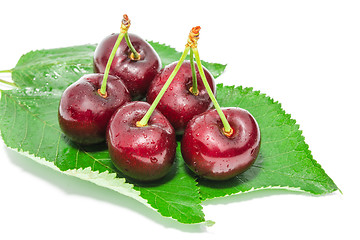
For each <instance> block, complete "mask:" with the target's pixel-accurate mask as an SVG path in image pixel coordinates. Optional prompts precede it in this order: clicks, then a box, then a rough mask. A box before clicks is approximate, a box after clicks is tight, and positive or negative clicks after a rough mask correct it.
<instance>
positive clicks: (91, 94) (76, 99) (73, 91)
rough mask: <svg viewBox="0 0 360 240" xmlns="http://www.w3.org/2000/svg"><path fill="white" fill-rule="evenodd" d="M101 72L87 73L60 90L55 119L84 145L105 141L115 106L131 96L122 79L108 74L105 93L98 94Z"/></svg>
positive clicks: (67, 133)
mask: <svg viewBox="0 0 360 240" xmlns="http://www.w3.org/2000/svg"><path fill="white" fill-rule="evenodd" d="M102 79H103V74H88V75H84V76H83V77H81V78H80V79H79V80H78V81H76V82H74V83H73V84H71V85H70V86H69V87H68V88H67V89H66V90H65V91H64V93H63V94H62V96H61V100H60V105H59V111H58V120H59V125H60V127H61V129H62V131H63V132H64V133H65V135H66V136H67V137H68V138H70V139H71V140H72V141H74V142H77V143H80V144H84V145H88V144H95V143H100V142H103V141H105V136H106V128H107V124H108V122H109V120H110V118H111V116H112V114H113V113H114V112H115V110H116V109H117V108H119V107H120V106H121V105H123V104H124V103H126V102H129V101H130V100H131V98H130V93H129V91H128V90H127V88H126V87H125V85H124V83H123V82H122V81H121V80H120V79H119V78H117V77H114V76H110V75H109V77H108V81H107V97H106V98H104V97H102V96H100V95H99V94H98V89H99V88H100V87H101V83H102Z"/></svg>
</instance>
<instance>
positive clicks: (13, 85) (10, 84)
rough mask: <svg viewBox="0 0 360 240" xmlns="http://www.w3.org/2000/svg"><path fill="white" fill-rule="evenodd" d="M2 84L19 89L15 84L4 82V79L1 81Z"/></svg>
mask: <svg viewBox="0 0 360 240" xmlns="http://www.w3.org/2000/svg"><path fill="white" fill-rule="evenodd" d="M0 83H4V84H7V85H9V86H12V87H17V85H16V84H15V83H13V82H8V81H5V80H2V79H0Z"/></svg>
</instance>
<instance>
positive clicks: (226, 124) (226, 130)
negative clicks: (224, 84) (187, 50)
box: [192, 47, 233, 136]
mask: <svg viewBox="0 0 360 240" xmlns="http://www.w3.org/2000/svg"><path fill="white" fill-rule="evenodd" d="M192 50H193V52H194V55H195V59H196V63H197V65H198V69H199V72H200V76H201V79H202V81H203V83H204V86H205V88H206V91H207V92H208V94H209V97H210V99H211V101H212V102H213V104H214V107H215V109H216V111H217V112H218V114H219V116H220V119H221V121H222V123H223V125H224V128H223V131H224V133H225V135H226V136H228V135H229V136H231V135H232V132H233V130H232V128H231V126H230V124H229V122H228V120H227V119H226V117H225V114H224V112H223V111H222V110H221V108H220V105H219V103H218V102H217V101H216V98H215V96H214V94H213V92H212V91H211V88H210V86H209V83H208V81H207V80H206V76H205V73H204V69H203V68H202V65H201V61H200V56H199V51H198V49H197V47H192Z"/></svg>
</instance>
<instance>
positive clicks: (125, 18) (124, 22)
mask: <svg viewBox="0 0 360 240" xmlns="http://www.w3.org/2000/svg"><path fill="white" fill-rule="evenodd" d="M129 27H130V19H129V18H128V16H127V15H126V14H124V16H123V20H122V22H121V29H120V33H119V36H118V38H117V39H116V42H115V45H114V47H113V49H112V51H111V54H110V56H109V59H108V61H107V64H106V67H105V71H104V77H103V80H102V83H101V88H100V90H98V93H99V95H100V96H102V97H104V98H106V97H107V93H106V84H107V79H108V76H109V72H110V67H111V64H112V61H113V59H114V57H115V53H116V51H117V49H118V48H119V45H120V43H121V40H122V39H123V37H124V36H125V35H126V33H127V31H128V29H129Z"/></svg>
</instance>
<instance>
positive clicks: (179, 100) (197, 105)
mask: <svg viewBox="0 0 360 240" xmlns="http://www.w3.org/2000/svg"><path fill="white" fill-rule="evenodd" d="M177 63H178V62H174V63H172V64H170V65H168V66H166V67H165V68H164V69H163V70H162V71H161V73H160V74H159V75H158V76H157V77H156V78H155V79H154V81H153V82H152V83H151V85H150V88H149V91H148V93H147V96H146V99H147V101H148V102H149V103H152V102H153V101H154V100H155V98H156V96H157V94H158V93H159V92H160V90H161V88H162V86H163V85H164V84H165V82H166V81H167V79H168V78H169V76H170V75H171V73H172V72H173V70H174V68H175V66H176V64H177ZM195 68H196V79H195V80H196V81H197V93H196V94H194V93H193V92H192V86H193V75H192V70H191V64H190V62H189V61H185V62H184V63H183V64H182V65H181V67H180V69H179V71H178V73H177V74H176V76H175V77H174V79H173V81H172V83H171V84H170V86H169V88H168V90H167V91H166V92H165V94H164V96H163V97H162V99H161V101H160V102H159V105H158V106H157V109H158V110H159V111H160V112H161V113H162V114H164V115H165V116H166V118H167V119H168V120H169V121H170V123H171V124H172V125H173V126H174V128H175V131H176V132H177V133H178V134H182V133H183V132H184V129H185V127H186V124H187V123H188V122H189V121H190V119H192V118H193V117H194V116H195V115H198V114H200V113H203V112H205V111H206V110H208V109H210V108H211V107H212V106H213V104H212V101H211V99H210V97H209V95H208V93H207V91H206V89H205V87H204V84H203V83H202V81H201V77H200V73H199V71H198V68H197V65H196V64H195ZM204 72H205V76H206V79H207V81H208V83H209V85H210V88H211V90H212V91H213V93H214V94H215V89H216V87H215V81H214V78H213V76H212V75H211V73H210V72H209V71H208V70H207V69H204Z"/></svg>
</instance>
